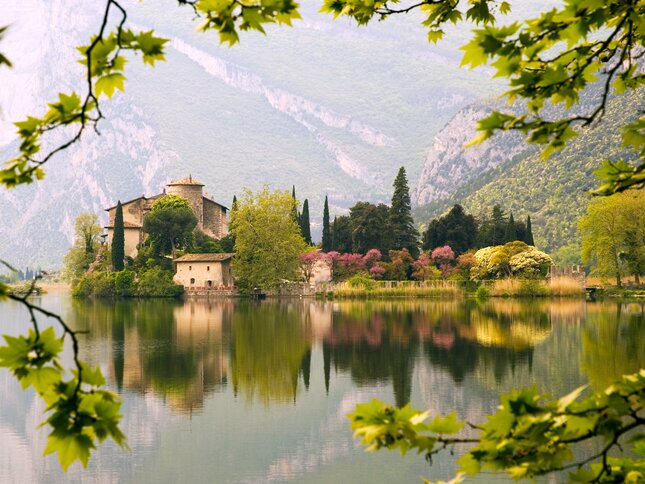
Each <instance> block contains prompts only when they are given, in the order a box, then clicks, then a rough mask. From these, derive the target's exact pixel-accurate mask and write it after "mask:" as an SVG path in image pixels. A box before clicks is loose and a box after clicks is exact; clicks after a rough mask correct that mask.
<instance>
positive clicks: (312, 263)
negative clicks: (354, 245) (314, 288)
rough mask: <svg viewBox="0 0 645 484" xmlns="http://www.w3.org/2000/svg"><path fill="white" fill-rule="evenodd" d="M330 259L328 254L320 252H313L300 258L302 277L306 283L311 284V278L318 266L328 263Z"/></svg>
mask: <svg viewBox="0 0 645 484" xmlns="http://www.w3.org/2000/svg"><path fill="white" fill-rule="evenodd" d="M328 258H329V255H328V254H325V253H324V252H320V251H318V250H313V251H311V252H307V253H305V254H302V255H301V256H300V259H299V262H300V270H301V271H302V277H303V279H304V280H305V282H309V281H310V280H311V276H312V275H313V273H314V270H315V268H316V265H317V264H319V263H321V262H323V263H324V262H326V261H327V259H328Z"/></svg>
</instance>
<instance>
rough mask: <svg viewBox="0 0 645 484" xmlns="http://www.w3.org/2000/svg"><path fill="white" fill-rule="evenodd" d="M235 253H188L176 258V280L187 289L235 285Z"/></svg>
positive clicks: (230, 286)
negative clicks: (232, 269) (232, 262)
mask: <svg viewBox="0 0 645 484" xmlns="http://www.w3.org/2000/svg"><path fill="white" fill-rule="evenodd" d="M232 258H233V254H226V253H225V254H186V255H183V256H181V257H179V258H177V259H175V260H174V262H175V264H176V265H177V270H176V272H175V277H174V281H175V282H176V283H177V284H181V285H182V286H184V288H185V289H186V290H206V291H209V290H218V289H230V288H232V287H233V285H234V283H235V282H234V280H233V272H232V271H231V259H232Z"/></svg>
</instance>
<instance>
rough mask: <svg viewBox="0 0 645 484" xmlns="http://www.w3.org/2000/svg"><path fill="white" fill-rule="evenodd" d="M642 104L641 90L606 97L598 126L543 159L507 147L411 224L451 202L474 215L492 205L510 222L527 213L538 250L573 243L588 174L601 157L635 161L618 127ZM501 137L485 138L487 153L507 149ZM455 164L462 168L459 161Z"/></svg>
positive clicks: (591, 178)
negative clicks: (504, 153) (498, 159)
mask: <svg viewBox="0 0 645 484" xmlns="http://www.w3.org/2000/svg"><path fill="white" fill-rule="evenodd" d="M644 102H645V90H641V91H640V92H635V93H631V94H628V95H626V96H618V97H613V98H611V99H610V101H609V104H608V109H607V112H606V114H605V116H604V118H603V119H602V121H601V122H600V124H598V125H597V126H595V127H593V128H590V129H581V130H580V136H578V137H577V138H575V139H574V140H572V141H570V142H569V143H568V144H567V146H566V148H564V149H563V150H562V151H560V152H557V153H555V154H554V155H553V156H551V158H549V159H548V160H547V161H543V160H541V159H540V154H539V151H537V150H536V149H535V148H530V147H529V148H528V149H527V150H526V151H523V150H520V151H519V153H514V152H513V151H512V149H511V151H509V152H508V156H506V159H505V160H503V161H502V162H501V163H500V164H499V166H497V167H496V168H495V169H493V170H490V171H487V172H486V171H485V170H482V169H481V168H480V166H475V167H474V168H473V170H474V172H475V173H476V174H477V177H472V178H471V179H470V181H468V182H466V183H464V184H462V185H460V186H459V187H457V188H456V189H455V190H454V191H453V193H452V195H450V196H448V197H443V198H438V199H435V200H434V201H433V202H432V203H430V204H428V205H425V206H422V207H418V208H417V209H416V210H415V220H416V221H417V222H418V223H427V222H428V221H429V220H430V219H432V218H434V217H436V216H437V215H440V214H441V213H442V212H444V211H445V210H447V209H448V208H449V207H450V206H452V205H453V204H454V203H461V204H462V205H463V206H464V208H465V209H466V210H467V211H469V212H471V213H473V214H475V215H482V214H484V213H490V209H491V207H492V206H493V205H495V204H500V205H501V206H502V207H503V208H504V209H506V210H508V211H512V212H513V213H514V215H515V218H516V220H517V219H520V218H521V217H525V216H526V215H527V214H529V215H531V219H532V221H533V232H534V234H535V237H536V243H537V245H538V246H539V247H540V248H541V249H544V250H547V251H553V250H555V249H557V248H558V247H561V246H563V245H567V244H571V243H577V239H578V237H577V220H578V218H579V217H580V216H581V215H582V214H583V213H584V210H585V204H586V200H587V199H588V198H589V196H590V195H589V194H588V191H589V190H590V189H592V188H593V187H595V186H596V185H597V179H596V178H595V176H594V175H593V173H592V172H593V170H595V169H597V168H598V167H599V166H600V163H601V161H602V160H604V159H609V160H618V159H621V158H625V159H635V158H636V154H635V153H634V152H633V151H631V150H630V149H629V148H625V147H623V146H622V137H621V131H620V128H621V127H622V126H623V125H625V124H626V123H628V122H630V121H632V120H634V119H636V118H637V117H638V116H639V110H640V109H642V106H643V103H644ZM448 126H450V124H449V125H448ZM441 136H448V135H447V134H444V133H440V134H439V135H438V137H441ZM507 136H508V135H502V136H500V137H498V138H493V139H492V140H490V141H489V142H488V143H489V146H488V150H489V151H495V150H497V151H498V152H502V151H504V150H508V149H509V140H508V137H507ZM486 160H487V159H486V157H483V158H482V159H481V160H480V162H481V164H482V165H485V163H486ZM455 165H456V166H462V165H461V162H460V160H459V158H457V159H456V160H455ZM448 169H449V168H446V170H448ZM477 170H479V171H477ZM422 190H423V187H422V188H421V189H419V188H417V194H418V193H424V192H423V191H422ZM426 193H427V191H426ZM417 200H419V198H417ZM421 200H422V198H421Z"/></svg>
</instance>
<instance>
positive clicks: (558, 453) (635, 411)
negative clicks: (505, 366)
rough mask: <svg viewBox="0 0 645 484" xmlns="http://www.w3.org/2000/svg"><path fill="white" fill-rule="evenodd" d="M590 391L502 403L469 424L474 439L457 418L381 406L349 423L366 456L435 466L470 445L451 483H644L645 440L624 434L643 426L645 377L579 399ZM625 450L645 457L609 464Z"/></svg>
mask: <svg viewBox="0 0 645 484" xmlns="http://www.w3.org/2000/svg"><path fill="white" fill-rule="evenodd" d="M585 389H586V386H583V387H580V388H578V389H576V390H574V391H573V392H571V393H570V394H568V395H566V396H564V397H562V398H559V399H556V400H552V399H549V400H547V396H546V395H541V394H539V393H538V391H537V389H536V388H535V387H533V388H524V389H522V390H518V391H513V392H511V393H510V394H508V395H502V396H501V405H500V406H499V407H498V410H497V412H495V413H494V414H492V415H490V416H489V417H488V420H487V421H486V422H485V423H483V424H475V423H470V425H469V426H470V427H472V428H473V429H475V430H476V431H477V432H478V435H477V436H476V437H470V436H468V435H465V434H464V433H463V432H462V433H460V432H461V430H462V429H463V427H464V425H465V424H466V422H463V421H459V420H458V418H457V415H456V414H455V413H454V412H453V413H451V414H448V415H447V416H445V417H442V416H440V415H437V416H434V418H431V417H433V416H432V415H431V412H430V411H425V412H422V411H419V410H413V409H412V408H410V406H409V405H406V406H405V407H403V408H396V407H393V406H392V405H388V404H384V403H382V402H380V401H378V400H376V399H374V400H372V402H370V403H364V404H359V405H357V406H356V410H355V412H353V413H351V414H350V415H349V416H348V417H349V419H350V420H351V422H352V428H353V429H354V433H355V435H356V436H357V437H360V438H361V443H362V444H364V445H367V446H368V448H367V450H378V449H382V448H386V449H391V450H395V449H398V450H399V451H400V452H401V453H402V454H406V453H407V452H408V451H410V450H416V451H417V452H419V453H423V454H425V455H426V457H427V458H430V457H431V456H432V455H433V454H436V453H438V452H440V451H442V450H445V449H451V450H452V449H454V447H455V446H457V445H463V444H469V445H472V448H470V449H469V450H468V451H467V452H466V453H465V454H464V455H463V456H462V457H461V458H460V459H459V461H458V463H459V473H458V475H457V477H456V478H455V480H453V481H452V482H461V481H462V480H463V478H464V477H465V476H466V475H471V476H472V475H475V474H479V473H480V472H483V471H492V472H498V471H504V472H506V473H508V475H509V476H510V477H512V478H513V479H516V480H517V479H522V478H529V479H531V478H534V477H536V476H541V475H545V474H549V473H552V472H558V471H569V479H570V480H571V481H573V482H634V483H635V482H640V481H641V480H642V479H643V476H644V475H645V458H643V457H642V456H645V435H643V434H634V435H632V434H629V435H630V436H629V437H628V436H627V435H626V434H628V432H630V431H631V430H633V429H635V428H638V427H640V426H642V425H643V424H644V423H645V420H644V419H643V417H642V412H643V410H644V409H645V370H640V372H639V373H636V374H633V375H627V376H624V377H623V378H622V380H621V381H619V382H616V383H614V384H613V385H611V386H609V387H608V388H607V389H605V390H604V391H602V392H598V393H595V394H593V395H590V396H587V397H585V398H580V396H581V395H582V394H583V392H584V391H585ZM597 438H601V439H602V441H603V442H604V443H603V444H602V445H601V446H600V450H599V451H597V452H594V453H592V455H591V456H589V457H586V458H584V457H583V458H581V457H579V456H576V455H575V453H574V450H575V449H576V448H580V447H581V446H583V445H584V443H585V442H589V441H593V440H594V439H597ZM623 445H624V446H628V447H629V449H630V450H631V451H632V452H633V453H634V455H637V456H640V457H637V458H629V457H613V456H611V452H612V451H613V450H615V449H621V448H622V446H623Z"/></svg>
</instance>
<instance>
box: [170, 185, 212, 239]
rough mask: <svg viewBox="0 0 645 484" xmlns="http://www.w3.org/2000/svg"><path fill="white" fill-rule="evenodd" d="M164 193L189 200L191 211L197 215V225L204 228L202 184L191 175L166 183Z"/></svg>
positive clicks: (201, 228)
mask: <svg viewBox="0 0 645 484" xmlns="http://www.w3.org/2000/svg"><path fill="white" fill-rule="evenodd" d="M166 186H167V189H166V193H167V194H169V195H179V196H180V197H184V198H185V199H186V200H188V201H189V202H190V205H191V206H192V207H193V213H194V214H195V217H197V227H198V228H199V229H200V230H204V194H203V187H204V184H203V183H200V182H198V181H197V180H195V179H194V178H193V177H192V176H189V177H188V178H182V179H181V180H177V181H172V182H170V183H168V185H166Z"/></svg>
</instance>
